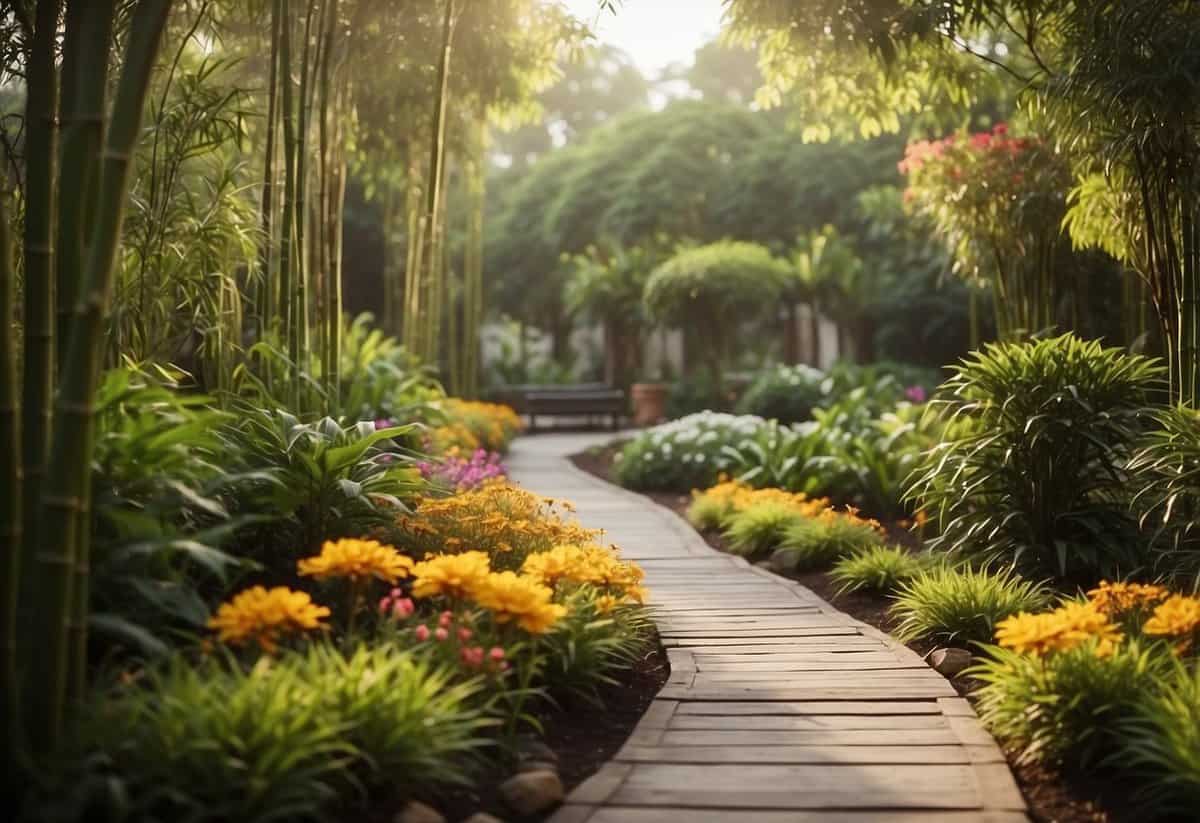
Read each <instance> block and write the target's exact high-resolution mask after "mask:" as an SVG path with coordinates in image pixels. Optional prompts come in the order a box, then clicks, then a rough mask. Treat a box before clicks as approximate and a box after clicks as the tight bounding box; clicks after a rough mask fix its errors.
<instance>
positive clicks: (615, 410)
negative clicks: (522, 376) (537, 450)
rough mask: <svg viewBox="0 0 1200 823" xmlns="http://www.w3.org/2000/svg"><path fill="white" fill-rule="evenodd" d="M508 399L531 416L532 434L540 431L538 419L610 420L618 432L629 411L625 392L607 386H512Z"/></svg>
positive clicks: (597, 384) (593, 384)
mask: <svg viewBox="0 0 1200 823" xmlns="http://www.w3.org/2000/svg"><path fill="white" fill-rule="evenodd" d="M504 399H505V401H506V402H508V403H509V405H511V406H512V407H513V408H514V409H516V410H517V411H518V412H520V413H522V414H526V415H528V416H529V430H530V431H534V430H536V429H537V419H538V417H539V416H540V417H566V416H572V417H573V416H579V417H589V418H590V417H593V416H595V415H602V416H607V417H608V418H609V419H610V421H611V424H612V428H613V429H614V430H616V429H617V427H618V425H619V423H620V420H621V417H622V416H624V414H625V411H626V403H625V392H623V391H621V390H620V389H614V388H612V387H611V386H608V385H607V384H604V383H581V384H576V385H562V386H510V387H508V389H507V391H505V392H504Z"/></svg>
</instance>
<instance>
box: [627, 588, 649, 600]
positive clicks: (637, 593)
mask: <svg viewBox="0 0 1200 823" xmlns="http://www.w3.org/2000/svg"><path fill="white" fill-rule="evenodd" d="M648 595H649V592H647V591H646V587H645V586H630V587H629V588H628V589H626V590H625V599H626V601H628V602H631V603H645V602H646V597H647V596H648Z"/></svg>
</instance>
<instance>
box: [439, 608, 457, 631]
mask: <svg viewBox="0 0 1200 823" xmlns="http://www.w3.org/2000/svg"><path fill="white" fill-rule="evenodd" d="M453 620H454V614H453V612H448V611H446V612H442V613H441V614H440V615H439V616H438V625H439V626H441V627H442V628H446V627H447V626H449V625H450V623H451V621H453Z"/></svg>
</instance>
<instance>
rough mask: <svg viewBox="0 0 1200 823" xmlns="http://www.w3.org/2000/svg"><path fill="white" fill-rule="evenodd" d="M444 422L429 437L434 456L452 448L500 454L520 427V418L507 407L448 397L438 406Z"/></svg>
mask: <svg viewBox="0 0 1200 823" xmlns="http://www.w3.org/2000/svg"><path fill="white" fill-rule="evenodd" d="M441 411H442V412H443V414H444V415H445V422H444V423H442V425H440V426H438V427H437V428H435V429H433V430H432V431H431V432H430V435H429V447H430V448H431V449H432V451H433V452H434V453H435V454H445V453H447V452H449V451H450V450H451V449H453V448H456V447H457V448H458V449H459V450H461V451H467V452H474V451H476V450H477V449H484V450H486V451H491V452H499V453H501V454H503V453H504V452H506V451H508V445H509V444H510V443H511V442H512V440H513V438H514V437H516V436H517V435H518V434H520V433H521V429H522V428H524V426H523V424H522V423H521V418H520V417H519V416H518V415H517V413H516V412H515V411H513V410H512V409H511V408H509V407H508V406H505V405H503V404H500V403H484V402H481V401H478V400H461V399H459V398H457V397H449V398H447V399H446V400H444V401H442V403H441Z"/></svg>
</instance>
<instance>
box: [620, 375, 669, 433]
mask: <svg viewBox="0 0 1200 823" xmlns="http://www.w3.org/2000/svg"><path fill="white" fill-rule="evenodd" d="M629 394H630V397H631V398H632V399H633V423H634V425H636V426H653V425H654V424H656V423H661V422H662V421H663V419H664V418H666V416H667V385H666V384H665V383H634V384H633V385H632V386H630V387H629Z"/></svg>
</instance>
